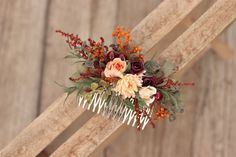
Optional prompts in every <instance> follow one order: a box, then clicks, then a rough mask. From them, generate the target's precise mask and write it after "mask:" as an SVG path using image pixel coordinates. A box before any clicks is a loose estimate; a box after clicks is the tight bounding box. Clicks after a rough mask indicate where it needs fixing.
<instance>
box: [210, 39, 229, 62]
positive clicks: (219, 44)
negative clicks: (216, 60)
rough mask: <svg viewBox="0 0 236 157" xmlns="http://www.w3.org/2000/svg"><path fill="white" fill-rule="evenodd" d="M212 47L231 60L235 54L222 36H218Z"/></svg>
mask: <svg viewBox="0 0 236 157" xmlns="http://www.w3.org/2000/svg"><path fill="white" fill-rule="evenodd" d="M211 47H212V49H213V50H214V51H215V52H216V53H217V55H219V56H220V57H221V58H223V59H224V60H229V59H231V58H232V56H233V51H232V49H231V48H229V46H227V45H226V43H224V42H223V41H222V40H221V39H220V38H216V39H215V40H214V41H213V42H212V44H211Z"/></svg>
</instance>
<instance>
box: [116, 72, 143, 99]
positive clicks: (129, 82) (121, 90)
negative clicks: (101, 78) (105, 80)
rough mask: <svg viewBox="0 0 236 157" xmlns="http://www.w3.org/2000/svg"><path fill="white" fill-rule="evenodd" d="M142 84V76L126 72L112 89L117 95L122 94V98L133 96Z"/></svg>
mask: <svg viewBox="0 0 236 157" xmlns="http://www.w3.org/2000/svg"><path fill="white" fill-rule="evenodd" d="M141 86H142V78H141V77H140V76H138V75H132V74H127V75H125V76H124V77H122V78H121V79H120V80H118V82H117V84H116V86H115V88H114V89H113V90H114V91H115V92H117V93H118V94H119V95H122V96H123V98H124V99H126V98H131V97H132V98H134V97H135V92H137V91H138V87H141Z"/></svg>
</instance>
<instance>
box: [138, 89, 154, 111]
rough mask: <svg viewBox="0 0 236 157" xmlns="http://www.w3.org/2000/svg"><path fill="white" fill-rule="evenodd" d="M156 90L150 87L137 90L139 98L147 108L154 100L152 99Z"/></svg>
mask: <svg viewBox="0 0 236 157" xmlns="http://www.w3.org/2000/svg"><path fill="white" fill-rule="evenodd" d="M156 92H157V90H156V88H154V87H152V86H147V87H142V88H141V89H140V90H139V95H140V97H141V98H142V99H143V100H144V101H145V102H146V104H147V105H148V106H149V105H150V104H151V103H153V101H154V100H155V98H154V97H153V95H154V94H156Z"/></svg>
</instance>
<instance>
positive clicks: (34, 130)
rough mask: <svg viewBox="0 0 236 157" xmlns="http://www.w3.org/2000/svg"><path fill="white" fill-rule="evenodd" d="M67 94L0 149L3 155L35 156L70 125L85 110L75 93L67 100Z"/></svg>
mask: <svg viewBox="0 0 236 157" xmlns="http://www.w3.org/2000/svg"><path fill="white" fill-rule="evenodd" d="M65 98H66V94H64V95H63V96H62V97H60V98H58V99H57V100H56V101H54V103H53V104H52V105H51V106H50V107H48V108H47V112H44V113H42V114H41V115H40V116H39V117H38V118H36V119H35V120H34V121H33V122H32V123H31V124H30V125H29V126H28V127H26V128H25V129H24V130H23V131H22V132H21V133H20V134H19V135H18V136H17V137H16V138H15V139H14V140H13V141H12V142H11V143H10V144H9V145H8V146H7V147H5V148H4V149H3V150H1V151H0V156H1V157H12V156H17V157H33V156H36V155H37V154H38V153H39V152H41V151H42V150H43V148H45V147H46V146H47V145H48V144H49V143H50V142H51V141H52V140H53V139H54V138H55V137H57V136H58V135H59V134H60V133H61V132H62V131H63V130H64V129H65V128H66V127H68V126H69V125H70V124H71V123H72V122H73V121H74V120H75V119H76V118H77V117H78V116H80V115H81V114H82V113H83V112H84V110H83V109H81V108H78V106H77V102H76V98H75V95H71V96H70V97H68V99H67V100H66V101H65Z"/></svg>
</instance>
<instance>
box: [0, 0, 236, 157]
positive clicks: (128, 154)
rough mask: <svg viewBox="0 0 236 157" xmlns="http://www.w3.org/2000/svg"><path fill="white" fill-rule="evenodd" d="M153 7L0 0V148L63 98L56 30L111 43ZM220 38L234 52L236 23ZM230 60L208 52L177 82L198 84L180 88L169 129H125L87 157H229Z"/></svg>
mask: <svg viewBox="0 0 236 157" xmlns="http://www.w3.org/2000/svg"><path fill="white" fill-rule="evenodd" d="M49 2H50V3H49ZM159 3H160V0H147V1H140V0H129V1H127V0H115V1H114V0H103V1H97V0H87V1H83V0H72V1H69V2H68V1H66V0H62V1H59V0H53V1H46V0H43V1H36V0H23V1H16V0H2V1H0V34H1V35H0V72H1V77H0V86H1V88H0V99H1V101H0V124H1V129H0V149H1V148H2V147H3V146H5V145H6V144H7V143H8V142H9V141H10V140H11V139H12V138H13V137H14V136H15V135H16V134H17V133H19V131H20V130H21V129H23V128H24V127H25V126H26V125H27V124H29V123H30V122H31V121H32V120H33V119H34V118H35V116H36V115H37V112H39V111H37V108H38V105H40V112H42V111H43V110H44V109H45V108H46V107H47V106H48V104H50V103H51V102H52V101H53V100H54V99H55V98H56V97H57V96H58V95H60V94H61V93H62V92H63V91H62V90H61V88H60V87H58V86H57V85H56V84H54V81H58V82H59V83H62V84H68V83H69V81H68V80H67V78H68V76H69V75H70V74H71V72H72V71H73V65H72V63H70V62H69V61H65V60H64V59H63V57H64V55H65V54H66V52H67V50H68V48H67V47H66V46H65V43H64V40H63V39H62V38H61V37H60V35H58V34H56V33H55V30H56V29H62V30H64V31H67V32H76V33H78V34H79V35H80V36H81V37H82V38H85V39H86V38H87V37H89V36H90V37H93V38H95V39H97V38H98V37H100V36H103V37H104V38H105V39H106V41H108V42H110V41H111V40H109V39H110V33H111V32H112V30H113V28H114V26H115V25H116V24H120V25H123V26H125V27H127V28H130V29H131V28H132V27H133V26H135V25H136V24H137V23H138V22H139V21H141V19H142V18H144V17H145V16H146V15H147V14H148V13H149V12H150V11H151V10H152V9H153V8H155V7H156V6H157V5H158V4H159ZM47 7H48V10H47ZM45 31H46V32H45ZM224 38H225V40H226V42H227V43H228V44H229V45H230V46H231V47H232V48H233V50H234V51H236V46H235V42H236V23H234V24H233V25H231V26H230V27H229V29H228V30H227V31H226V32H225V34H224ZM235 61H236V56H235V55H234V57H233V58H232V60H231V61H229V62H224V61H222V60H221V59H219V58H218V57H217V56H216V55H215V54H214V53H211V52H210V53H207V55H205V56H204V57H203V58H202V59H201V60H200V61H199V62H198V63H196V64H195V65H194V66H193V67H192V69H191V70H189V71H188V72H187V73H186V74H185V75H184V77H183V81H188V82H189V81H193V82H195V84H196V85H195V86H194V87H187V88H186V89H184V91H183V92H184V101H185V104H186V105H185V112H184V113H183V114H180V115H179V116H178V118H177V120H176V121H175V122H173V123H170V122H168V121H166V122H164V121H162V122H159V123H158V125H157V126H156V129H152V128H151V127H150V128H148V129H146V130H145V131H144V132H137V131H136V130H135V129H133V128H128V129H127V130H126V131H125V132H123V134H122V135H121V136H119V138H117V139H116V140H115V141H114V142H113V143H112V144H110V145H109V146H108V147H106V148H105V149H104V150H99V151H98V152H97V153H95V154H93V156H99V157H102V156H104V157H121V156H122V157H134V156H135V157H143V156H145V157H156V156H158V157H172V156H175V157H183V156H189V157H200V156H209V157H218V156H219V157H234V156H235V154H236V150H235V148H236V144H235V141H236V133H235V132H236V123H235V120H236V114H235V112H236V106H235V103H236V97H235V93H236V82H235V81H234V78H235V77H236V76H235V68H236V64H235ZM42 64H43V66H41V65H42ZM42 68H43V69H42ZM41 70H42V71H41ZM41 72H42V73H41ZM41 74H42V75H41ZM9 95H11V97H10V96H9ZM26 97H27V99H26ZM87 118H88V117H87ZM85 119H86V117H85ZM78 126H79V125H75V127H74V128H73V129H74V130H76V128H77V127H78ZM73 129H72V130H73ZM70 133H71V132H70ZM67 136H68V135H66V137H67ZM50 149H51V150H54V149H55V148H54V147H51V148H50ZM50 149H49V152H50ZM46 153H47V152H46ZM43 154H44V156H47V154H45V153H42V154H41V155H43Z"/></svg>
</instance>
